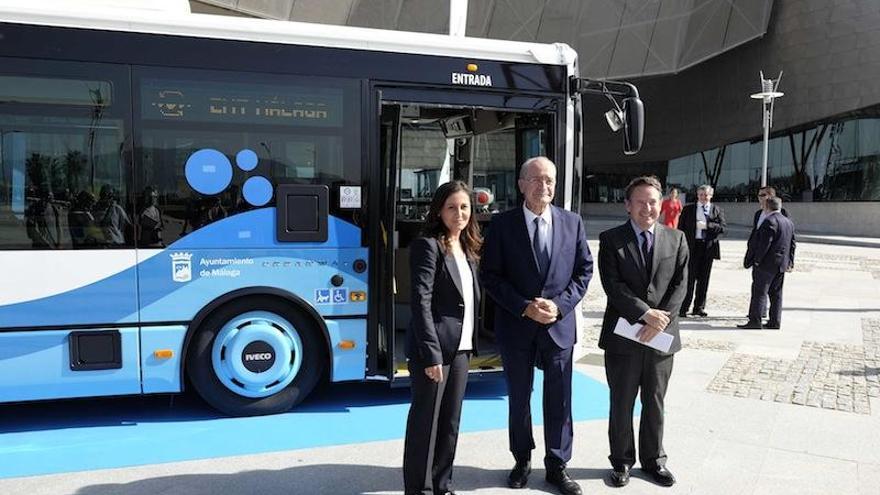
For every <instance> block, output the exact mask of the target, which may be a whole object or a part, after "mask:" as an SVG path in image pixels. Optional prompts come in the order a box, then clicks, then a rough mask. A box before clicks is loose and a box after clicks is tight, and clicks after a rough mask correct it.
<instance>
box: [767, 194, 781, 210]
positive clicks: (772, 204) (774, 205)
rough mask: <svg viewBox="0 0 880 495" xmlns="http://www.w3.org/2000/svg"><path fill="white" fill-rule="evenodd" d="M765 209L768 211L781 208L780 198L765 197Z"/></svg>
mask: <svg viewBox="0 0 880 495" xmlns="http://www.w3.org/2000/svg"><path fill="white" fill-rule="evenodd" d="M767 209H768V210H770V211H779V210H781V209H782V198H779V197H777V196H773V197H770V198H767Z"/></svg>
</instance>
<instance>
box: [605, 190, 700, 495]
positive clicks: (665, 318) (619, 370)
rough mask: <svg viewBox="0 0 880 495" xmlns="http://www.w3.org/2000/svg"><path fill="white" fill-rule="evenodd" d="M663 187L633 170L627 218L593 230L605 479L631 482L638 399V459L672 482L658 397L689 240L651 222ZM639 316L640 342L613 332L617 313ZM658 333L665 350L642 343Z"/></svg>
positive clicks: (677, 343) (677, 345)
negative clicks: (604, 386) (601, 292)
mask: <svg viewBox="0 0 880 495" xmlns="http://www.w3.org/2000/svg"><path fill="white" fill-rule="evenodd" d="M661 198H662V188H661V186H660V182H659V181H658V180H657V179H656V178H655V177H638V178H635V179H633V180H632V181H631V182H630V183H629V185H628V186H627V188H626V201H625V203H626V209H627V212H629V218H630V219H629V221H628V222H626V223H624V224H623V225H621V226H619V227H615V228H613V229H610V230H607V231H605V232H602V234H601V235H600V236H599V275H600V277H601V279H602V287H603V288H604V289H605V294H606V295H607V296H608V304H607V306H606V307H605V317H604V318H603V320H602V333H601V335H600V337H599V347H601V348H602V349H604V350H605V374H606V376H607V378H608V387H609V389H610V391H611V411H610V413H609V418H608V440H609V443H610V447H611V455H609V456H608V459H609V460H610V461H611V466H612V471H611V479H610V481H611V484H612V485H613V486H618V487H620V486H624V485H626V484H627V483H628V482H629V475H630V474H629V473H630V468H631V467H632V466H633V464H634V463H635V460H636V448H635V442H634V439H633V421H632V418H633V407H634V406H635V400H636V394H639V395H640V396H641V399H642V419H641V422H640V424H639V449H638V455H639V463H640V464H641V467H642V469H643V470H644V471H645V472H646V473H648V475H649V476H650V477H651V479H652V480H654V482H656V483H657V484H659V485H662V486H672V485H673V484H674V483H675V477H674V476H673V475H672V473H671V472H669V470H668V469H666V452H665V451H664V450H663V401H664V398H665V396H666V386H667V384H668V383H669V377H670V375H671V374H672V359H673V355H674V353H675V352H677V351H679V350H680V349H681V339H680V338H679V335H678V318H677V313H678V308H679V307H680V306H681V303H682V300H683V299H684V296H685V291H686V288H687V280H688V278H687V271H688V256H689V251H688V246H687V241H686V240H685V236H684V234H683V233H682V232H680V231H677V230H674V229H670V228H668V227H666V226H664V225H663V224H661V223H659V222H657V217H659V216H660V200H661ZM621 318H623V319H624V320H626V322H628V323H629V324H636V323H643V324H644V326H643V327H642V328H641V330H639V332H638V333H637V334H636V336H637V337H638V339H639V341H640V342H636V341H633V340H629V339H627V338H624V337H621V336H620V335H617V334H615V333H614V328H615V326H616V325H617V323H618V320H619V319H621ZM660 332H666V333H667V334H670V335H672V337H673V340H672V345H671V346H670V347H669V350H668V352H661V351H658V350H655V349H653V348H651V347H648V346H646V345H644V344H643V343H645V342H650V341H651V340H653V339H654V337H656V336H657V335H658V334H659V333H660Z"/></svg>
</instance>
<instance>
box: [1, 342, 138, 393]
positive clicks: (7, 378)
mask: <svg viewBox="0 0 880 495" xmlns="http://www.w3.org/2000/svg"><path fill="white" fill-rule="evenodd" d="M109 329H110V328H106V327H104V328H101V330H109ZM118 330H119V333H120V340H121V344H122V346H121V348H122V368H120V369H108V370H92V371H73V370H71V369H70V344H69V334H70V331H68V330H51V331H45V332H6V333H0V376H2V377H4V378H3V386H2V387H0V402H14V401H27V400H41V399H62V398H69V397H97V396H103V395H127V394H139V393H141V373H140V370H141V369H140V356H139V354H140V346H139V345H138V329H137V328H120V329H118Z"/></svg>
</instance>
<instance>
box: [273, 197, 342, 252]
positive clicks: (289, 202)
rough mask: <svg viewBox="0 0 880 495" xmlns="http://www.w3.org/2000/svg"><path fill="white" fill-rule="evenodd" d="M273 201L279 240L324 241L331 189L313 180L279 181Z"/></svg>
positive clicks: (325, 238) (276, 233)
mask: <svg viewBox="0 0 880 495" xmlns="http://www.w3.org/2000/svg"><path fill="white" fill-rule="evenodd" d="M275 201H276V204H275V206H276V208H275V212H276V224H275V225H276V230H275V236H276V238H277V239H278V242H326V241H327V215H328V212H329V208H330V191H329V189H328V188H327V186H324V185H314V184H279V185H278V192H277V193H276V196H275Z"/></svg>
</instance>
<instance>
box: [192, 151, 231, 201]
mask: <svg viewBox="0 0 880 495" xmlns="http://www.w3.org/2000/svg"><path fill="white" fill-rule="evenodd" d="M184 172H185V174H186V181H187V182H189V185H190V187H192V188H193V189H195V190H196V191H198V192H200V193H202V194H217V193H219V192H220V191H222V190H224V189H226V187H227V186H228V185H229V183H230V182H232V164H231V163H229V159H228V158H226V155H224V154H223V153H220V152H219V151H217V150H214V149H210V148H205V149H201V150H198V151H196V152H195V153H193V154H192V155H190V156H189V158H187V160H186V168H185V169H184Z"/></svg>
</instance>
